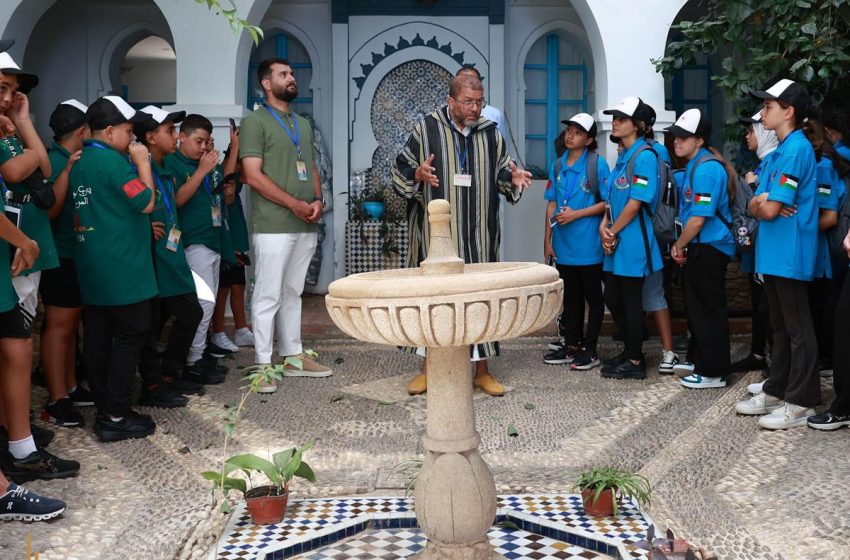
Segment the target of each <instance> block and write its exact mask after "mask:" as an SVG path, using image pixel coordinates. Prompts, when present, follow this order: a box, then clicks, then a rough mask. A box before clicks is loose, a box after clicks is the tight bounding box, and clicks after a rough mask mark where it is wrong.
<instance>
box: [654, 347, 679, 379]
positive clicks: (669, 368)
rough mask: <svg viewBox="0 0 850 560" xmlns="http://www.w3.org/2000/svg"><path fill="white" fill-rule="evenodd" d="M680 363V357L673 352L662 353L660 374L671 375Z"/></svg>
mask: <svg viewBox="0 0 850 560" xmlns="http://www.w3.org/2000/svg"><path fill="white" fill-rule="evenodd" d="M678 363H679V356H678V355H677V354H676V353H675V352H673V351H672V350H662V351H661V363H660V364H658V373H660V374H662V375H670V374H671V373H673V371H674V370H675V368H676V365H677V364H678Z"/></svg>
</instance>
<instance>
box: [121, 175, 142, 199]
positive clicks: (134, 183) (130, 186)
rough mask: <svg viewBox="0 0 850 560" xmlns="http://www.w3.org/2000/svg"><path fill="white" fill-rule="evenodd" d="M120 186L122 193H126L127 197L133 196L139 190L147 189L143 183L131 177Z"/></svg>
mask: <svg viewBox="0 0 850 560" xmlns="http://www.w3.org/2000/svg"><path fill="white" fill-rule="evenodd" d="M121 188H122V189H124V194H125V195H127V198H133V197H135V196H136V195H137V194H139V193H140V192H142V191H144V190H145V189H147V187H146V186H145V184H144V183H142V182H141V181H140V180H138V179H131V180H129V181H127V182H126V183H124V186H123V187H121Z"/></svg>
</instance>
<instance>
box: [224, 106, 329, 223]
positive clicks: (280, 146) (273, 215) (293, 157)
mask: <svg viewBox="0 0 850 560" xmlns="http://www.w3.org/2000/svg"><path fill="white" fill-rule="evenodd" d="M271 110H272V111H274V112H275V113H276V114H277V115H278V116H279V117H280V118H281V120H283V122H285V123H286V124H287V125H288V126H289V127H290V128H291V129H294V127H295V125H294V121H293V120H292V119H293V118H295V119H296V120H297V122H298V132H299V138H298V145H299V146H300V147H301V155H302V159H303V160H304V162H305V164H306V167H307V180H306V181H299V180H298V172H297V170H296V161H297V160H298V151H297V149H296V148H295V143H294V141H293V140H292V138H290V136H289V134H287V132H286V130H285V129H284V128H283V126H281V124H280V123H279V122H278V121H277V119H275V117H274V116H273V115H272V114H271V113H270V112H269V111H268V110H266V109H265V107H260V108H259V109H257V110H256V111H254V112H253V113H251V114H250V115H248V116H247V117H245V118H244V119H242V123H241V127H240V130H239V158H240V159H241V158H246V157H258V158H262V160H263V173H264V174H265V175H266V176H267V177H269V178H270V179H271V180H272V181H274V182H275V184H276V185H277V186H278V187H280V188H281V189H283V190H284V191H286V192H287V193H288V194H289V195H290V196H293V197H295V198H297V199H298V200H303V201H305V202H307V203H310V202H313V196H315V194H314V192H313V165H314V161H313V128H312V127H311V126H310V123H309V122H308V121H307V119H305V118H304V117H302V116H301V115H298V114H296V113H282V112H280V111H278V110H277V109H274V108H272V109H271ZM318 230H319V226H318V224H308V223H306V222H303V221H301V220H300V219H298V217H297V216H296V215H295V214H293V213H292V211H291V210H289V209H288V208H284V207H282V206H280V205H277V204H275V203H273V202H270V201H269V200H267V199H265V198H263V197H262V196H261V195H260V194H258V193H257V191H256V190H254V189H251V233H304V232H314V231H318Z"/></svg>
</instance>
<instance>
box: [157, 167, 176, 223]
mask: <svg viewBox="0 0 850 560" xmlns="http://www.w3.org/2000/svg"><path fill="white" fill-rule="evenodd" d="M151 175H153V180H154V183H156V186H157V188H158V189H159V192H160V193H162V203H163V204H164V205H165V211H166V213H168V221H169V223H170V224H173V225H177V221H176V220H175V219H174V207H173V206H171V199H170V198H169V196H170V195H172V194H173V193H172V192H171V189H169V188H166V186H165V185H164V184H163V182H162V179H160V178H159V175H157V174H156V173H153V172H152V173H151ZM169 185H170V183H169Z"/></svg>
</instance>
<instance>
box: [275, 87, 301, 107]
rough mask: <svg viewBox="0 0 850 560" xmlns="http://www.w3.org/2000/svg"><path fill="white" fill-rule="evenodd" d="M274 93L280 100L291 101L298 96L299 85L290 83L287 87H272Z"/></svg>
mask: <svg viewBox="0 0 850 560" xmlns="http://www.w3.org/2000/svg"><path fill="white" fill-rule="evenodd" d="M272 95H274V96H275V98H276V99H278V100H279V101H283V102H285V103H289V102H290V101H292V100H293V99H295V98H296V97H298V86H297V85H296V84H290V85H288V86H286V87H274V88H272Z"/></svg>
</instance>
